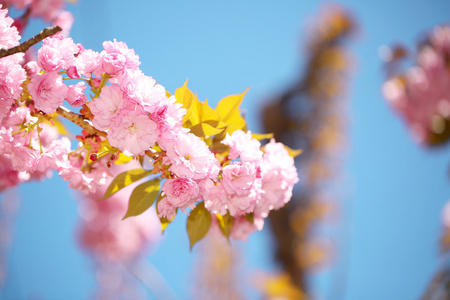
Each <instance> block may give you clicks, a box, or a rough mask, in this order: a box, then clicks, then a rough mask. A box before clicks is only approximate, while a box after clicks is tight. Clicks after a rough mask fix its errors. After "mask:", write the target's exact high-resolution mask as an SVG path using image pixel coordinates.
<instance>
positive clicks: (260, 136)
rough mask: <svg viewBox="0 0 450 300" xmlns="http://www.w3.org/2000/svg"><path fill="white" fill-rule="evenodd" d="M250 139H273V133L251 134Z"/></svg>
mask: <svg viewBox="0 0 450 300" xmlns="http://www.w3.org/2000/svg"><path fill="white" fill-rule="evenodd" d="M252 137H253V138H254V139H257V140H266V139H271V138H273V133H252Z"/></svg>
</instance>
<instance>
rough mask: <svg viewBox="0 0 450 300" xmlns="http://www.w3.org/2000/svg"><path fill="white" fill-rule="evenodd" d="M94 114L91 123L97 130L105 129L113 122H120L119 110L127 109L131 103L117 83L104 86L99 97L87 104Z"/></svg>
mask: <svg viewBox="0 0 450 300" xmlns="http://www.w3.org/2000/svg"><path fill="white" fill-rule="evenodd" d="M88 106H89V108H90V110H91V112H92V113H93V114H94V119H93V120H92V123H93V124H94V126H95V127H96V128H97V129H99V130H107V129H108V128H110V127H111V125H112V124H113V123H115V122H120V116H121V112H122V111H123V110H127V111H128V110H129V109H130V106H131V104H130V103H129V101H128V99H127V97H126V95H125V94H124V93H123V92H122V90H121V89H120V86H119V85H117V84H113V85H109V86H105V87H103V88H102V92H101V94H100V97H99V98H96V99H94V100H93V101H91V102H90V103H89V104H88Z"/></svg>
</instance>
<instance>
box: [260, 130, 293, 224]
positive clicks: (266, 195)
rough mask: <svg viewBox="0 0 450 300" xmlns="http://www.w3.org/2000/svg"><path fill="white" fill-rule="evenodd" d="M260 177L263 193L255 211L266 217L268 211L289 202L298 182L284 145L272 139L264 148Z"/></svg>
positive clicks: (291, 159) (291, 160)
mask: <svg viewBox="0 0 450 300" xmlns="http://www.w3.org/2000/svg"><path fill="white" fill-rule="evenodd" d="M261 176H262V179H261V184H262V186H261V188H262V191H263V192H262V193H261V199H260V201H259V203H258V207H257V211H258V212H259V213H260V214H262V216H263V217H266V216H267V215H268V213H269V211H270V210H276V209H279V208H281V207H283V206H284V205H285V204H286V203H287V202H289V200H290V199H291V197H292V190H293V187H294V185H295V184H296V183H297V182H298V181H299V179H298V174H297V169H296V168H295V165H294V159H293V158H292V157H291V156H290V155H289V153H288V152H287V150H286V149H285V148H284V145H283V144H282V143H276V142H275V140H274V139H271V140H270V143H268V144H267V145H266V146H265V147H264V156H263V162H262V164H261Z"/></svg>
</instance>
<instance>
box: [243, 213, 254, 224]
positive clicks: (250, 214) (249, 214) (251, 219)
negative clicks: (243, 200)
mask: <svg viewBox="0 0 450 300" xmlns="http://www.w3.org/2000/svg"><path fill="white" fill-rule="evenodd" d="M244 218H245V219H246V220H247V221H249V222H250V223H252V224H253V223H254V222H255V215H254V214H253V213H248V214H246V215H245V216H244Z"/></svg>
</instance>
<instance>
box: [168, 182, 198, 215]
mask: <svg viewBox="0 0 450 300" xmlns="http://www.w3.org/2000/svg"><path fill="white" fill-rule="evenodd" d="M161 190H162V191H163V193H164V194H163V195H164V196H165V198H167V201H169V202H170V204H172V205H173V206H174V207H178V208H181V209H182V210H184V209H185V208H186V207H188V206H193V205H194V204H195V202H196V201H197V200H199V199H198V196H199V186H198V184H197V182H195V181H193V180H191V179H186V178H175V179H167V180H166V181H164V184H163V185H162V187H161Z"/></svg>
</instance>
